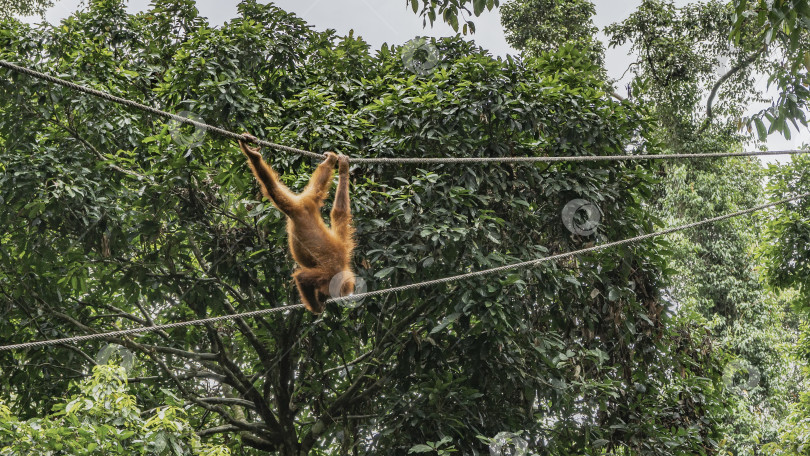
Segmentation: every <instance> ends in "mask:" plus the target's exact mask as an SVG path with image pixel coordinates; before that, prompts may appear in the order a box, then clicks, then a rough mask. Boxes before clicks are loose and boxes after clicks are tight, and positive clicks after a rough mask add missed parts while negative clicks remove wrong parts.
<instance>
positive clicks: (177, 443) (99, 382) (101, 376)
mask: <svg viewBox="0 0 810 456" xmlns="http://www.w3.org/2000/svg"><path fill="white" fill-rule="evenodd" d="M77 386H78V392H77V393H76V394H75V395H73V396H71V397H70V398H67V402H64V403H57V404H55V405H54V413H52V414H50V415H49V416H47V417H44V418H31V419H28V420H25V421H22V420H20V419H19V418H17V417H15V416H14V415H13V414H12V412H11V410H10V409H9V408H8V407H6V406H5V405H3V404H2V403H0V454H1V455H3V456H27V455H31V454H39V455H59V454H70V455H77V456H78V455H99V456H100V455H127V456H129V455H138V454H141V455H146V454H150V455H167V456H168V455H172V456H183V455H200V456H228V455H230V454H231V453H230V451H228V449H227V448H226V447H224V446H211V445H203V444H201V443H200V440H199V438H198V437H197V435H196V434H195V433H194V432H193V430H192V428H191V427H190V426H189V423H188V421H187V420H186V419H185V412H183V410H182V408H179V407H177V406H172V405H169V406H162V407H157V408H154V409H152V410H150V411H149V412H148V415H147V414H146V413H144V412H142V411H141V410H140V409H139V408H138V406H137V404H136V398H135V397H134V396H132V395H131V394H129V392H128V390H127V385H126V373H125V372H124V369H123V368H120V367H116V366H112V365H98V366H96V367H95V368H93V375H92V377H89V378H87V379H85V380H84V381H82V382H81V383H79V384H78V385H77ZM142 415H146V417H144V416H142Z"/></svg>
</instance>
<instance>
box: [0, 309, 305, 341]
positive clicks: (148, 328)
mask: <svg viewBox="0 0 810 456" xmlns="http://www.w3.org/2000/svg"><path fill="white" fill-rule="evenodd" d="M300 307H304V305H303V304H293V305H291V306H283V307H273V308H272V309H262V310H254V311H252V312H244V313H239V314H233V315H222V316H219V317H211V318H202V319H200V320H191V321H179V322H177V323H167V324H165V325H154V326H142V327H138V328H130V329H121V330H119V331H110V332H104V333H95V334H87V335H84V336H74V337H66V338H64V339H51V340H40V341H36V342H26V343H23V344H14V345H4V346H2V347H0V351H7V350H20V349H23V348H36V347H44V346H46V345H57V344H67V343H71V342H82V341H85V340H97V339H106V338H108V337H116V336H126V335H128V334H140V333H145V332H154V331H160V330H163V329H172V328H182V327H184V326H201V325H205V324H208V323H216V322H218V321H226V320H235V319H237V318H245V317H257V316H259V315H267V314H270V313H275V312H284V311H285V310H292V309H298V308H300Z"/></svg>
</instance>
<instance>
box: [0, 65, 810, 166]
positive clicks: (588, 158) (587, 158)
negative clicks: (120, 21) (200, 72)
mask: <svg viewBox="0 0 810 456" xmlns="http://www.w3.org/2000/svg"><path fill="white" fill-rule="evenodd" d="M0 67H3V68H6V69H8V70H12V71H16V72H18V73H22V74H26V75H28V76H31V77H34V78H37V79H41V80H43V81H47V82H50V83H52V84H57V85H61V86H63V87H67V88H69V89H72V90H76V91H78V92H82V93H86V94H88V95H93V96H96V97H99V98H103V99H105V100H108V101H112V102H113V103H118V104H121V105H124V106H128V107H130V108H134V109H139V110H141V111H145V112H148V113H151V114H154V115H156V116H160V117H163V118H166V119H171V120H174V121H176V122H180V123H184V124H187V125H193V126H195V127H197V128H202V129H205V130H210V131H212V132H214V133H217V134H220V135H222V136H224V137H226V138H231V139H235V140H237V141H243V142H247V143H254V144H258V145H260V146H264V147H269V148H271V149H275V150H280V151H283V152H291V153H295V154H299V155H303V156H306V157H313V158H324V157H325V156H324V154H320V153H317V152H312V151H308V150H304V149H298V148H295V147H290V146H284V145H282V144H276V143H273V142H270V141H265V140H263V139H258V138H253V137H252V136H246V135H244V134H239V133H234V132H232V131H228V130H225V129H224V128H220V127H217V126H214V125H210V124H207V123H205V122H200V121H197V120H194V119H189V118H188V117H183V116H178V115H177V114H172V113H170V112H166V111H162V110H160V109H157V108H153V107H151V106H147V105H144V104H141V103H138V102H136V101H132V100H127V99H125V98H121V97H117V96H115V95H112V94H109V93H107V92H102V91H100V90H96V89H92V88H90V87H87V86H83V85H80V84H76V83H73V82H70V81H66V80H64V79H60V78H57V77H55V76H51V75H49V74H45V73H41V72H39V71H36V70H32V69H30V68H25V67H21V66H19V65H15V64H13V63H11V62H6V61H5V60H0ZM807 153H810V150H799V149H789V150H766V151H745V152H716V153H708V154H658V155H577V156H566V157H439V158H435V157H399V158H393V157H392V158H385V157H377V158H352V159H351V163H352V164H384V165H385V164H397V163H435V164H442V163H447V164H454V163H558V162H596V161H629V160H659V159H663V160H672V159H691V158H718V157H750V156H766V155H797V154H807Z"/></svg>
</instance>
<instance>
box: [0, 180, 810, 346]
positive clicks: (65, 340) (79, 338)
mask: <svg viewBox="0 0 810 456" xmlns="http://www.w3.org/2000/svg"><path fill="white" fill-rule="evenodd" d="M808 196H810V193H804V194H801V195H799V196H794V197H792V198H785V199H782V200H779V201H776V202H773V203H767V204H761V205H759V206H755V207H752V208H749V209H744V210H741V211H737V212H732V213H730V214H725V215H720V216H717V217H712V218H709V219H705V220H701V221H698V222H693V223H689V224H686V225H680V226H676V227H672V228H667V229H664V230H660V231H655V232H652V233H648V234H642V235H639V236H635V237H632V238H628V239H623V240H621V241H615V242H608V243H607V244H601V245H596V246H593V247H588V248H584V249H580V250H574V251H571V252H566V253H560V254H557V255H551V256H547V257H543V258H538V259H535V260H530V261H524V262H521V263H513V264H508V265H504V266H499V267H496V268H491V269H484V270H481V271H475V272H469V273H466V274H459V275H455V276H450V277H444V278H441V279H435V280H428V281H425V282H418V283H412V284H408V285H402V286H399V287H393V288H386V289H383V290H376V291H370V292H367V293H358V294H355V295H351V296H345V297H341V298H331V299H329V300H327V302H336V303H340V302H352V301H359V300H361V299H365V298H369V297H373V296H381V295H385V294H390V293H397V292H400V291H405V290H413V289H416V288H424V287H429V286H433V285H438V284H442V283H448V282H454V281H457V280H464V279H470V278H473V277H481V276H484V275H488V274H495V273H498V272H503V271H509V270H512V269H518V268H525V267H528V266H536V265H539V264H541V263H546V262H549V261H556V260H562V259H565V258H570V257H573V256H577V255H581V254H583V253H590V252H596V251H599V250H604V249H608V248H611V247H617V246H621V245H626V244H632V243H635V242H639V241H643V240H645V239H650V238H654V237H657V236H664V235H667V234H672V233H675V232H678V231H684V230H688V229H692V228H697V227H699V226H703V225H708V224H711V223H715V222H719V221H722V220H727V219H730V218H734V217H739V216H741V215H745V214H750V213H752V212H757V211H761V210H763V209H768V208H770V207H774V206H778V205H781V204H785V203H789V202H791V201H795V200H799V199H802V198H806V197H808ZM302 307H304V305H303V304H294V305H290V306H283V307H274V308H272V309H263V310H255V311H252V312H244V313H237V314H233V315H223V316H219V317H212V318H203V319H200V320H191V321H181V322H177V323H168V324H164V325H155V326H144V327H138V328H132V329H123V330H119V331H111V332H104V333H95V334H88V335H84V336H74V337H65V338H62V339H51V340H40V341H35V342H25V343H21V344H14V345H4V346H0V351H9V350H21V349H27V348H36V347H44V346H48V345H60V344H67V343H72V342H81V341H85V340H95V339H104V338H108V337H115V336H125V335H128V334H139V333H145V332H152V331H159V330H163V329H171V328H180V327H184V326H199V325H204V324H207V323H214V322H218V321H228V320H235V319H237V318H245V317H252V316H258V315H266V314H269V313H275V312H284V311H286V310H292V309H298V308H302Z"/></svg>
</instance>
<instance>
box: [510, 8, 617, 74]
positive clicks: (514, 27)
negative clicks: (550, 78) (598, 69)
mask: <svg viewBox="0 0 810 456" xmlns="http://www.w3.org/2000/svg"><path fill="white" fill-rule="evenodd" d="M594 14H596V9H595V7H594V5H593V3H592V2H590V1H589V0H531V1H511V2H508V3H506V4H505V5H503V8H502V9H501V23H502V24H503V27H504V30H505V31H506V41H507V42H509V44H510V45H512V47H514V48H515V49H518V50H520V51H523V52H524V53H528V54H529V55H540V54H541V53H543V52H545V51H551V50H554V49H559V48H560V47H561V46H565V45H570V46H574V47H576V48H578V49H583V50H585V54H586V55H589V56H590V57H591V59H592V60H593V61H594V63H596V64H597V65H600V66H601V65H602V64H603V60H604V48H603V47H602V43H601V42H600V41H599V40H597V39H596V32H597V31H598V29H597V28H596V27H595V26H594V25H593V19H592V18H593V15H594Z"/></svg>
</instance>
